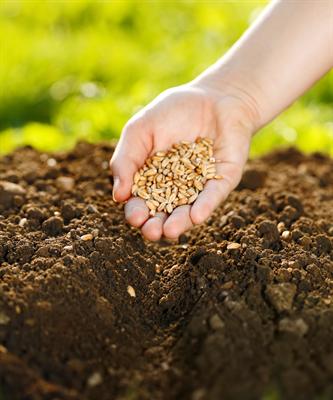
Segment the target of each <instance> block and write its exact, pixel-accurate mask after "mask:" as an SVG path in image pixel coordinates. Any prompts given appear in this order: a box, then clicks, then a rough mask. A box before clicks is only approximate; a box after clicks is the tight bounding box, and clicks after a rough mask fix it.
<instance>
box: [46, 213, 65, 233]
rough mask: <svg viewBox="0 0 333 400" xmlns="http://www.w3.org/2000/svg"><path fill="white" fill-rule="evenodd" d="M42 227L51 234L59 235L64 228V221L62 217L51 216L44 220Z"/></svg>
mask: <svg viewBox="0 0 333 400" xmlns="http://www.w3.org/2000/svg"><path fill="white" fill-rule="evenodd" d="M42 229H43V231H44V232H45V233H46V234H48V235H50V236H56V235H59V234H60V233H62V231H63V229H64V221H63V219H62V218H60V217H51V218H49V219H47V220H46V221H44V222H43V224H42Z"/></svg>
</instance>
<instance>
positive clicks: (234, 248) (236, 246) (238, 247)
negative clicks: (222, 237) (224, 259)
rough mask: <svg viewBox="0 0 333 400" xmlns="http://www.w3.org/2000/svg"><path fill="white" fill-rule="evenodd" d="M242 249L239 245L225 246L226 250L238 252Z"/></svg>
mask: <svg viewBox="0 0 333 400" xmlns="http://www.w3.org/2000/svg"><path fill="white" fill-rule="evenodd" d="M241 247H242V245H241V244H240V243H230V244H228V246H227V250H238V249H240V248H241Z"/></svg>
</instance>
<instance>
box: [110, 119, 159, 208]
mask: <svg viewBox="0 0 333 400" xmlns="http://www.w3.org/2000/svg"><path fill="white" fill-rule="evenodd" d="M147 126H148V124H147V122H146V120H145V119H144V118H143V117H133V118H132V119H131V120H130V121H129V122H128V123H127V124H126V125H125V127H124V129H123V131H122V134H121V137H120V140H119V142H118V144H117V146H116V149H115V151H114V153H113V155H112V158H111V160H110V168H111V172H112V175H113V179H114V184H113V199H114V200H115V201H125V200H127V199H128V198H129V197H130V196H131V187H132V183H133V177H134V174H135V172H136V171H137V170H138V169H139V168H140V167H141V166H142V165H143V164H144V162H145V160H146V158H147V157H148V155H149V154H150V152H151V149H152V146H153V140H152V135H151V132H150V131H149V130H148V129H147Z"/></svg>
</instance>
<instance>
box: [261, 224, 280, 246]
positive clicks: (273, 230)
mask: <svg viewBox="0 0 333 400" xmlns="http://www.w3.org/2000/svg"><path fill="white" fill-rule="evenodd" d="M258 231H259V234H260V235H261V236H262V238H263V241H264V246H265V247H270V246H271V245H272V244H274V243H276V242H279V240H280V234H279V231H278V228H277V226H276V224H275V223H274V222H272V221H269V220H265V221H262V222H261V223H260V224H259V226H258Z"/></svg>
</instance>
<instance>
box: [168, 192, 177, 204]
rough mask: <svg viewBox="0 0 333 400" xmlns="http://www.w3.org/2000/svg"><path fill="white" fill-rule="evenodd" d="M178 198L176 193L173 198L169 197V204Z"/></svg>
mask: <svg viewBox="0 0 333 400" xmlns="http://www.w3.org/2000/svg"><path fill="white" fill-rule="evenodd" d="M176 196H177V194H176V193H172V194H171V196H170V197H169V202H170V203H172V202H173V201H174V200H175V198H176Z"/></svg>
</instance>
